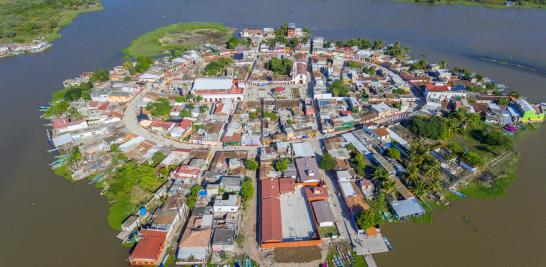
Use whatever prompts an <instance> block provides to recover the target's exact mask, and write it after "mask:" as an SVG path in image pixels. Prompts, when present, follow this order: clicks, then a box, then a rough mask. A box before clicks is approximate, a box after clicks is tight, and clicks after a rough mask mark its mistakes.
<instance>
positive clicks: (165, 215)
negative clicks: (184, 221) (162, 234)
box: [151, 205, 180, 234]
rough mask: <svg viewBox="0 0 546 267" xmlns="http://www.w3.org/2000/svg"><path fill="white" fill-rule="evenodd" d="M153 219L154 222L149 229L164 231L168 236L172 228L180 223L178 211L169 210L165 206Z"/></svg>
mask: <svg viewBox="0 0 546 267" xmlns="http://www.w3.org/2000/svg"><path fill="white" fill-rule="evenodd" d="M153 217H154V220H153V222H152V224H151V228H153V229H160V230H164V231H166V232H167V234H170V232H171V231H172V230H173V227H174V226H175V225H176V224H177V223H178V222H179V221H180V215H179V213H178V211H176V210H171V209H169V208H168V207H167V206H166V205H164V206H163V207H162V208H161V209H159V211H158V212H157V213H156V214H154V216H153Z"/></svg>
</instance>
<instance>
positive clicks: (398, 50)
mask: <svg viewBox="0 0 546 267" xmlns="http://www.w3.org/2000/svg"><path fill="white" fill-rule="evenodd" d="M408 51H409V49H408V48H407V47H403V46H402V45H401V44H400V42H394V44H392V45H390V46H389V47H387V51H386V52H385V53H386V54H387V55H389V56H392V57H395V58H398V59H403V58H405V57H406V54H407V53H408Z"/></svg>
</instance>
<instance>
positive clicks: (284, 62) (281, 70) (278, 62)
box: [266, 58, 294, 75]
mask: <svg viewBox="0 0 546 267" xmlns="http://www.w3.org/2000/svg"><path fill="white" fill-rule="evenodd" d="M293 64H294V63H293V62H292V60H290V59H287V58H272V59H271V60H269V62H267V66H266V68H267V69H268V70H271V71H273V73H274V74H277V75H290V72H291V71H292V65H293Z"/></svg>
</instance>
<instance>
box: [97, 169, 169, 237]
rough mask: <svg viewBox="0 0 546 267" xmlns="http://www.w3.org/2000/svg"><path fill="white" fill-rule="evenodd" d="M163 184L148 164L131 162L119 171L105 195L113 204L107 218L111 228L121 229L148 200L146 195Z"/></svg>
mask: <svg viewBox="0 0 546 267" xmlns="http://www.w3.org/2000/svg"><path fill="white" fill-rule="evenodd" d="M163 182H164V179H162V178H160V177H158V176H157V175H156V173H155V169H154V168H153V167H152V166H149V165H146V164H143V165H138V164H136V163H134V162H129V163H126V164H125V165H123V166H122V167H121V168H119V169H117V170H116V172H115V173H114V175H113V177H112V178H111V182H110V186H109V188H108V190H107V191H106V193H105V196H106V198H107V199H108V201H109V202H110V203H111V204H112V206H111V207H110V210H109V213H108V218H107V219H108V223H109V224H110V226H111V227H112V228H114V229H119V228H120V225H121V222H123V220H125V218H127V216H129V215H130V214H131V213H132V212H133V211H134V210H135V209H136V208H137V207H138V205H139V204H140V202H141V201H145V199H147V197H146V196H145V195H148V194H151V193H153V192H155V191H156V190H157V188H158V187H159V186H160V185H161V184H163Z"/></svg>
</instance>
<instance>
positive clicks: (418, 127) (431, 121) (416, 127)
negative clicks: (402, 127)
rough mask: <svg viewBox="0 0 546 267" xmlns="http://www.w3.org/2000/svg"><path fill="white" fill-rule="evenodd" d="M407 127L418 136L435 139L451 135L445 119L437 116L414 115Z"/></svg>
mask: <svg viewBox="0 0 546 267" xmlns="http://www.w3.org/2000/svg"><path fill="white" fill-rule="evenodd" d="M408 129H409V130H410V131H411V132H412V133H414V134H416V135H418V136H421V137H426V138H430V139H435V140H438V139H442V140H443V139H447V138H448V137H450V136H451V131H450V128H449V125H448V123H447V120H446V119H445V118H442V117H438V116H432V117H425V116H415V117H413V118H411V120H410V121H409V123H408Z"/></svg>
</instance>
